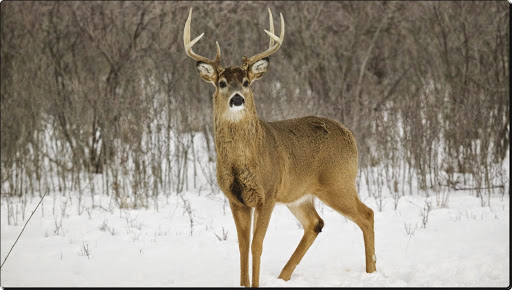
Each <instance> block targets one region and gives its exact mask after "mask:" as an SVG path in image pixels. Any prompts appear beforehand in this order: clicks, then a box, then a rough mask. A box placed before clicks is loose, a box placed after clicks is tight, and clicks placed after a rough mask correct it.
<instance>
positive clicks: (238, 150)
mask: <svg viewBox="0 0 512 290" xmlns="http://www.w3.org/2000/svg"><path fill="white" fill-rule="evenodd" d="M260 122H261V121H260V120H259V119H258V117H257V115H252V114H251V116H246V117H245V118H243V119H241V120H238V121H236V122H232V121H228V120H223V119H221V118H218V117H217V116H216V117H215V125H214V130H215V148H216V150H217V159H218V160H221V161H222V162H226V161H227V162H228V163H240V162H241V163H249V162H251V160H253V159H254V158H255V157H256V156H257V154H258V148H259V145H260V144H261V141H262V140H263V138H264V131H263V129H262V127H261V124H260Z"/></svg>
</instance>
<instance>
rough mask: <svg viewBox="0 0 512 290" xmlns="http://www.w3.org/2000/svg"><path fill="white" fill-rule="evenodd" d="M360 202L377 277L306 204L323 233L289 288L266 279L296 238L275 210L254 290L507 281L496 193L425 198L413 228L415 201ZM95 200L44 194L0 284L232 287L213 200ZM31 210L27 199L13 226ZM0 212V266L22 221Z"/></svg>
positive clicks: (223, 221)
mask: <svg viewBox="0 0 512 290" xmlns="http://www.w3.org/2000/svg"><path fill="white" fill-rule="evenodd" d="M360 196H361V199H362V201H363V202H365V203H366V204H367V205H368V206H370V207H372V208H373V209H374V211H375V234H376V235H375V237H376V240H375V245H376V255H377V272H375V273H372V274H367V273H366V272H365V264H364V261H365V260H364V246H363V237H362V233H361V231H360V229H359V228H357V226H356V225H355V224H354V223H352V222H351V221H348V220H347V219H345V218H344V217H342V216H341V215H339V214H338V213H336V212H334V211H333V210H331V209H330V208H328V207H327V206H324V205H323V204H322V203H321V202H319V201H317V210H318V212H319V214H320V216H321V217H322V218H323V219H324V221H325V227H324V229H323V232H322V233H321V234H320V235H319V236H318V238H317V240H316V241H315V243H314V244H313V245H312V247H311V248H310V250H309V251H308V252H307V253H306V256H305V257H304V259H303V260H302V262H301V263H300V264H299V266H298V267H297V268H296V270H295V272H294V273H293V275H292V278H291V280H290V281H288V282H285V281H283V280H280V279H278V278H277V276H278V275H279V273H280V271H281V269H282V267H283V266H284V265H285V264H286V262H287V260H288V258H289V257H290V256H291V254H292V253H293V251H294V250H295V247H296V246H297V244H298V242H299V240H300V238H301V236H302V229H300V228H299V226H298V223H297V222H296V220H295V218H294V217H293V216H292V214H291V213H290V212H289V211H288V209H287V208H286V207H285V206H284V205H278V206H276V208H275V209H274V213H273V215H272V219H271V221H270V226H269V229H268V232H267V235H266V238H265V242H264V250H263V255H262V265H261V278H260V286H342V287H344V286H381V287H388V286H411V287H416V286H419V287H421V286H498V287H506V286H508V285H510V275H509V270H510V240H509V231H510V222H509V220H510V207H509V204H510V201H509V196H508V193H507V194H505V196H500V195H498V194H496V195H495V196H493V197H492V198H491V205H490V207H489V206H487V207H482V206H481V205H480V199H478V198H476V197H474V196H470V195H469V194H468V193H467V192H462V191H456V192H452V193H450V202H449V205H448V207H444V208H439V207H436V203H435V200H433V198H429V199H428V200H430V201H432V205H433V206H432V210H431V211H430V212H429V216H428V221H427V223H426V227H425V228H424V227H423V217H422V215H421V211H422V210H423V208H424V205H425V200H426V199H425V197H420V196H417V195H414V196H405V197H403V198H402V199H400V201H399V204H398V208H397V210H396V211H395V210H394V207H393V200H392V199H391V197H388V198H387V199H386V200H384V207H383V210H382V212H379V211H378V210H377V205H376V203H375V200H374V199H373V198H369V197H368V194H367V193H365V192H361V194H360ZM95 198H96V200H95V204H96V205H98V204H100V205H101V207H96V208H94V209H91V208H89V209H88V210H87V211H86V212H84V213H83V214H82V215H78V214H77V200H76V198H74V199H71V200H69V199H64V198H62V196H61V195H60V194H56V193H50V194H49V195H48V196H47V197H45V199H44V202H43V206H42V207H40V208H39V209H38V210H37V212H36V213H35V215H34V216H33V218H32V220H31V221H30V223H29V224H28V226H27V227H26V229H25V231H24V233H23V235H22V237H21V238H20V240H19V241H18V243H17V245H16V247H15V248H14V249H13V251H12V253H11V254H10V256H9V258H8V260H7V262H6V263H5V265H4V267H2V269H1V286H4V287H9V286H238V285H239V254H238V245H237V238H236V231H235V225H234V222H233V219H232V217H231V212H230V209H229V206H228V205H227V204H225V201H224V198H223V196H222V194H220V193H219V194H217V195H212V194H210V195H208V194H206V193H205V192H202V193H201V194H198V192H197V191H190V192H186V193H183V198H184V200H185V201H187V203H188V204H189V206H190V207H189V208H190V209H191V216H190V215H189V213H187V211H185V210H184V208H185V207H184V206H183V202H184V200H183V199H182V198H181V197H179V196H177V195H176V194H174V193H173V194H171V195H170V196H169V197H165V196H163V195H162V196H160V197H159V198H158V200H157V201H156V202H157V203H158V209H156V207H155V203H152V204H151V206H149V207H148V208H147V209H136V210H135V209H131V210H128V209H118V208H115V207H112V208H111V210H108V204H109V201H110V200H109V197H107V196H96V197H95ZM65 200H68V202H67V204H64V203H65ZM86 201H88V202H90V197H89V198H87V199H86ZM37 202H38V199H37V198H34V199H33V200H31V201H30V200H29V203H28V204H27V210H26V211H27V213H26V217H25V218H27V217H28V215H29V213H30V212H31V211H32V209H33V208H35V206H36V204H37ZM61 207H64V208H65V214H64V217H63V215H62V210H61ZM1 209H2V211H1V260H2V261H3V260H4V258H5V256H6V254H7V252H8V251H9V249H10V248H11V245H12V244H13V243H14V241H15V239H16V237H17V236H18V234H19V232H20V230H21V229H22V227H23V224H24V221H19V222H18V225H17V226H14V225H8V222H7V210H6V200H5V198H3V199H2V204H1ZM191 220H192V222H193V223H192V224H191ZM191 225H192V226H191Z"/></svg>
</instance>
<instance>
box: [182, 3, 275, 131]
mask: <svg viewBox="0 0 512 290" xmlns="http://www.w3.org/2000/svg"><path fill="white" fill-rule="evenodd" d="M268 13H269V16H270V31H267V30H265V32H266V33H267V34H268V35H269V36H270V42H269V47H268V49H267V50H266V51H264V52H262V53H259V54H257V55H254V56H252V57H250V58H247V57H245V56H244V57H243V58H242V59H243V63H242V65H241V66H230V67H227V68H223V67H222V66H221V65H220V55H221V54H220V47H219V43H218V42H216V45H217V56H216V57H215V60H210V59H208V58H206V57H203V56H200V55H198V54H196V53H195V52H194V51H192V46H193V45H194V44H195V43H196V42H197V41H199V39H201V37H203V35H204V33H202V34H201V35H199V36H198V37H196V38H195V39H194V40H192V41H190V22H191V19H192V8H191V9H190V12H189V14H188V19H187V22H186V23H185V30H184V33H183V43H184V45H185V51H186V53H187V55H188V56H189V57H191V58H192V59H195V60H197V63H196V68H197V72H198V73H199V76H200V77H201V78H202V79H203V80H205V81H206V82H209V83H211V84H213V85H214V86H215V94H214V110H215V114H217V116H218V117H220V118H222V119H225V120H229V121H233V122H236V121H239V120H241V119H243V118H245V117H246V116H248V115H255V114H256V108H255V106H254V98H253V94H252V90H251V84H252V83H253V82H254V81H255V80H258V79H260V78H261V77H263V75H264V74H265V73H266V72H267V68H268V65H269V58H268V57H269V56H270V55H272V54H273V53H274V52H276V51H277V50H278V49H279V47H281V44H282V43H283V39H284V20H283V15H282V14H280V16H281V35H280V37H277V36H275V35H274V23H273V19H272V12H271V11H270V8H269V9H268ZM274 41H275V42H276V43H275V44H274Z"/></svg>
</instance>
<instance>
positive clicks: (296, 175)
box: [183, 8, 376, 287]
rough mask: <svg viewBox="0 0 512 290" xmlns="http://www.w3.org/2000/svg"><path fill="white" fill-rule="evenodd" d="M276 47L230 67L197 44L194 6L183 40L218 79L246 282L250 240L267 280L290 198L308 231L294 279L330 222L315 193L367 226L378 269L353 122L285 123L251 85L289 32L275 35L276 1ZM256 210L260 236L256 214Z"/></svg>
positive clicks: (221, 165)
mask: <svg viewBox="0 0 512 290" xmlns="http://www.w3.org/2000/svg"><path fill="white" fill-rule="evenodd" d="M268 11H269V16H270V31H267V30H265V32H266V33H267V34H268V35H269V36H270V44H269V48H268V49H267V50H266V51H264V52H262V53H259V54H257V55H255V56H253V57H250V58H246V57H243V64H242V66H230V67H227V68H223V67H222V66H221V65H220V47H219V43H218V42H217V43H216V44H217V57H216V58H215V60H210V59H208V58H205V57H203V56H200V55H198V54H196V53H195V52H193V51H192V46H193V45H194V44H195V43H196V42H197V41H198V40H199V39H200V38H201V37H202V36H203V34H204V33H203V34H201V35H200V36H198V37H196V38H195V39H194V40H192V41H191V40H190V22H191V17H192V9H190V12H189V15H188V19H187V22H186V23H185V30H184V34H183V42H184V44H185V51H186V53H187V55H188V56H189V57H191V58H193V59H195V60H197V64H196V68H197V70H198V72H199V75H200V76H201V78H202V79H203V80H205V81H207V82H210V83H212V84H213V85H214V86H215V93H214V94H213V114H214V135H215V149H216V151H217V182H218V184H219V187H220V189H221V190H222V191H223V192H224V194H225V195H226V197H227V198H228V200H229V205H230V206H231V211H232V213H233V218H234V220H235V225H236V230H237V234H238V246H239V250H240V285H241V286H249V245H250V246H251V248H250V249H251V253H252V286H253V287H257V286H258V285H259V273H260V257H261V252H262V249H263V239H264V237H265V232H266V231H267V227H268V223H269V221H270V215H271V214H272V210H273V208H274V205H275V204H276V203H284V204H286V206H287V207H288V208H289V209H290V211H291V212H292V213H293V215H294V216H295V217H296V218H297V219H298V220H299V222H300V223H301V224H302V225H303V227H304V236H303V237H302V240H301V241H300V243H299V245H298V247H297V249H296V250H295V252H294V253H293V255H292V256H291V258H290V260H289V261H288V263H286V265H285V266H284V268H283V270H282V271H281V274H280V275H279V278H281V279H284V280H289V279H290V277H291V275H292V273H293V270H294V269H295V267H296V266H297V265H298V264H299V262H300V260H301V259H302V257H303V256H304V254H305V253H306V251H307V250H308V249H309V247H310V246H311V244H312V243H313V241H314V240H315V238H316V237H317V235H318V233H320V232H321V231H322V227H323V226H324V222H323V220H322V219H321V218H320V216H318V213H317V212H316V210H315V207H314V202H313V201H314V200H313V198H314V197H318V198H319V199H320V200H321V201H323V202H324V203H325V204H327V205H328V206H329V207H331V208H333V209H334V210H336V211H337V212H339V213H340V214H342V215H344V216H345V217H347V218H349V219H350V220H352V221H353V222H355V223H356V224H357V225H358V226H359V227H360V228H361V230H362V231H363V237H364V245H365V252H366V272H368V273H371V272H374V271H375V270H376V266H375V262H376V259H375V245H374V231H373V211H372V210H371V209H370V208H368V207H367V206H366V205H364V204H363V203H362V202H361V201H360V200H359V198H358V197H357V192H356V184H355V181H356V175H357V146H356V141H355V139H354V137H353V135H352V133H351V132H350V130H348V129H347V128H346V127H345V126H343V125H341V124H340V123H338V122H337V121H334V120H331V119H327V118H320V117H314V116H309V117H304V118H297V119H290V120H283V121H277V122H265V121H263V120H260V119H259V118H258V114H257V113H256V107H255V105H254V97H253V93H252V91H251V85H252V83H253V82H254V81H255V80H258V79H260V78H261V77H262V76H263V75H264V74H265V73H266V71H267V68H268V65H269V59H268V57H269V56H270V55H272V54H273V53H275V52H276V51H277V50H278V49H279V47H280V46H281V44H282V43H283V39H284V20H283V15H281V35H280V37H277V36H275V35H274V27H273V20H272V13H271V11H270V8H269V10H268ZM253 209H254V221H253V238H252V243H251V242H250V238H251V218H252V213H253Z"/></svg>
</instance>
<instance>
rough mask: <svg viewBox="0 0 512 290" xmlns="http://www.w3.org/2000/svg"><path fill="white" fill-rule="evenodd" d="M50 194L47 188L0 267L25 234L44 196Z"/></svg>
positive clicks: (0, 266)
mask: <svg viewBox="0 0 512 290" xmlns="http://www.w3.org/2000/svg"><path fill="white" fill-rule="evenodd" d="M47 194H48V188H46V192H45V193H44V195H43V197H41V200H40V201H39V203H38V204H37V206H36V208H35V209H34V211H33V212H32V214H31V215H30V217H28V220H27V222H26V223H25V225H24V226H23V229H21V232H20V234H19V235H18V237H17V238H16V241H15V242H14V244H13V245H12V247H11V249H10V250H9V253H7V256H6V257H5V259H4V261H3V262H2V265H0V269H1V268H2V267H3V266H4V264H5V261H7V258H9V255H10V254H11V251H12V249H13V248H14V246H15V245H16V243H17V242H18V240H19V239H20V237H21V234H23V231H24V230H25V227H26V226H27V224H28V222H29V221H30V219H31V218H32V216H33V215H34V213H35V212H36V210H37V208H38V207H39V205H40V204H41V202H42V201H43V198H44V197H45V196H46V195H47Z"/></svg>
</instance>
